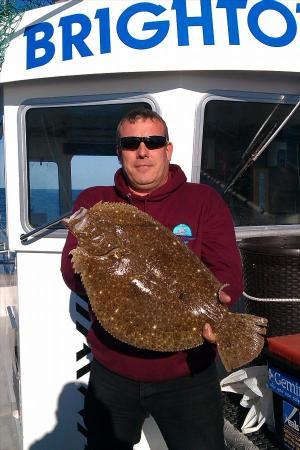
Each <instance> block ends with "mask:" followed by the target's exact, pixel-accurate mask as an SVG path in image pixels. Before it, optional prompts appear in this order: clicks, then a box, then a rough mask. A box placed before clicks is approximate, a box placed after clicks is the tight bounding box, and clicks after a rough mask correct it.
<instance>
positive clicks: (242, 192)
mask: <svg viewBox="0 0 300 450" xmlns="http://www.w3.org/2000/svg"><path fill="white" fill-rule="evenodd" d="M294 106H295V105H289V104H280V105H276V104H272V103H259V102H246V101H222V100H213V101H210V102H208V103H207V105H206V107H205V114H204V128H203V143H202V162H201V182H203V183H207V184H210V185H212V186H213V187H214V188H216V189H217V190H218V191H219V192H220V193H221V194H222V195H223V196H224V198H225V200H226V201H227V203H228V205H229V206H230V208H231V211H232V213H233V216H234V220H235V225H236V226H257V225H258V226H259V225H292V224H298V223H299V222H300V150H299V143H300V110H297V111H296V112H295V114H294V115H293V116H292V117H291V118H290V120H289V121H288V122H287V123H286V125H285V126H284V128H283V129H282V130H281V131H280V132H279V133H278V134H277V136H276V138H275V139H274V140H273V141H272V142H271V144H270V145H269V146H268V147H267V148H266V149H265V150H264V151H263V152H262V154H261V155H260V156H259V157H258V158H257V160H255V161H252V158H253V155H255V152H256V151H257V150H258V149H260V148H262V147H263V145H264V144H265V142H266V141H267V140H268V139H269V138H270V136H272V134H273V133H274V132H275V131H276V129H277V128H278V126H280V124H281V123H282V121H283V120H284V119H285V118H286V117H287V115H288V114H289V113H290V112H291V110H292V109H293V108H294ZM245 168H246V170H245ZM229 186H230V189H228V187H229ZM226 188H227V193H226V195H224V191H225V192H226Z"/></svg>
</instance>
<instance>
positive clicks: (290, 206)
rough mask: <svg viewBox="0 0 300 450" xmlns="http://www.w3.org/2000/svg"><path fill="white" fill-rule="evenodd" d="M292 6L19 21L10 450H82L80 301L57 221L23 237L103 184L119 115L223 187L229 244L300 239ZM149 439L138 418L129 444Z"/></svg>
mask: <svg viewBox="0 0 300 450" xmlns="http://www.w3.org/2000/svg"><path fill="white" fill-rule="evenodd" d="M299 12H300V8H299V4H298V2H297V1H296V0H276V1H275V0H248V1H247V0H242V1H236V2H233V1H232V0H228V1H226V0H218V1H217V0H173V1H170V0H148V1H147V2H142V1H139V0H113V1H111V0H101V1H100V0H89V1H82V0H70V1H66V2H59V3H57V4H55V5H51V6H47V7H43V8H38V9H34V10H31V11H28V12H26V13H25V14H24V15H23V16H22V18H21V20H20V21H19V23H18V25H17V26H16V29H15V31H14V33H13V35H12V39H11V41H10V44H9V46H8V48H7V50H6V54H5V60H4V63H3V66H2V72H1V75H0V82H1V88H2V96H3V101H2V104H3V108H2V115H3V136H2V140H1V143H2V147H1V148H2V151H3V154H4V158H1V161H3V162H4V168H5V176H3V174H2V175H1V176H0V183H2V185H0V188H1V189H0V190H2V191H3V192H4V191H5V199H6V200H5V202H6V209H5V214H6V220H5V224H4V226H3V227H2V228H3V229H2V235H3V239H2V240H3V242H4V244H3V248H4V253H2V256H3V258H4V259H5V257H7V255H8V253H7V252H8V251H9V257H10V258H12V257H14V261H15V267H16V280H17V281H16V283H17V291H18V296H17V301H16V304H14V305H7V306H13V308H11V309H10V311H11V314H12V315H13V316H15V318H16V331H17V332H16V339H17V342H16V348H17V350H18V352H17V360H15V357H14V358H13V361H12V363H13V364H14V370H13V374H12V375H13V379H12V380H11V382H12V383H13V381H14V388H15V390H14V392H15V395H16V398H17V409H18V412H19V418H17V419H16V422H17V423H18V426H19V430H20V449H22V450H46V449H47V450H48V449H49V450H53V449H55V448H57V449H61V448H66V449H67V450H83V449H84V446H85V437H84V433H85V429H84V424H83V421H82V416H81V411H82V407H83V394H84V389H85V387H86V384H87V381H88V375H89V362H90V358H91V355H90V352H89V349H88V347H87V346H86V342H85V335H86V330H87V328H88V326H89V321H88V314H87V305H86V303H85V302H84V301H83V300H82V299H80V298H78V297H77V296H76V295H74V294H73V293H71V292H70V291H69V289H68V288H67V287H66V286H65V284H64V282H63V280H62V277H61V274H60V258H61V251H62V248H63V245H64V242H65V238H66V230H65V229H64V227H63V226H62V225H61V223H57V224H56V225H54V226H52V227H50V228H49V227H48V228H46V229H44V230H42V231H40V232H38V233H37V234H36V235H34V234H32V235H26V234H27V233H30V232H32V231H33V230H36V229H37V228H39V227H43V226H44V225H46V224H47V223H49V222H51V221H55V220H56V219H58V218H59V217H60V216H61V215H63V214H65V213H68V212H69V211H70V210H71V208H72V204H73V201H74V199H75V198H76V196H77V195H78V193H79V192H80V191H81V190H83V189H85V188H86V187H88V186H92V185H110V184H112V183H113V175H114V172H115V171H116V169H117V168H118V167H119V163H118V160H117V157H116V153H115V130H116V125H117V123H118V121H119V119H120V118H121V117H122V116H123V115H124V113H125V112H127V111H128V110H130V109H133V108H134V107H136V106H141V105H143V106H145V107H146V108H151V109H153V110H155V111H158V112H159V113H160V114H162V116H163V117H164V118H165V120H166V122H167V124H168V126H169V133H170V139H171V141H172V142H173V144H174V154H173V162H174V163H176V164H179V165H180V166H181V167H182V169H183V170H184V172H185V173H186V176H187V178H188V180H190V181H193V182H195V183H200V182H201V183H207V184H209V185H211V186H213V187H214V188H215V189H217V190H218V191H219V192H220V193H221V194H222V195H223V196H224V198H225V200H226V202H227V203H228V205H229V207H230V209H231V211H232V214H233V217H234V221H235V225H236V236H237V239H240V238H242V237H247V236H269V235H277V234H283V235H291V234H293V235H299V234H300V225H299V224H300V107H298V106H299V103H298V102H299V100H300V95H299V94H300V58H299V48H300V32H299V27H300V15H299ZM2 219H3V218H2ZM22 235H23V236H22ZM24 235H25V238H24ZM5 255H6V256H5ZM16 364H17V366H16ZM159 439H160V438H159V436H158V433H157V432H156V431H155V430H154V425H153V423H151V422H147V423H146V424H145V428H144V434H143V436H142V441H141V443H140V444H139V445H138V446H137V447H136V448H137V449H140V450H146V449H149V448H150V449H152V450H154V449H159V450H163V444H162V443H161V441H160V440H159Z"/></svg>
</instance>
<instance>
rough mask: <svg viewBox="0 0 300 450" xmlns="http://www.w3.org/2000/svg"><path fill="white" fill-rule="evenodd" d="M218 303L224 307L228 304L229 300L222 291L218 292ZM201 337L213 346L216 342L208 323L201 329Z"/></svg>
mask: <svg viewBox="0 0 300 450" xmlns="http://www.w3.org/2000/svg"><path fill="white" fill-rule="evenodd" d="M219 301H220V302H221V303H223V305H226V304H227V303H230V301H231V298H230V296H229V295H228V294H226V292H224V291H220V293H219ZM202 336H203V337H204V339H205V340H206V341H208V342H210V343H212V344H214V343H215V342H216V339H217V337H216V335H215V333H214V332H213V330H212V328H211V326H210V325H209V323H206V324H205V325H204V327H203V330H202Z"/></svg>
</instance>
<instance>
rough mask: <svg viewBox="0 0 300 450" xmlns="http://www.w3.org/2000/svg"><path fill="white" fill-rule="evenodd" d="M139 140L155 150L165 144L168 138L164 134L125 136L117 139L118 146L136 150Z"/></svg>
mask: <svg viewBox="0 0 300 450" xmlns="http://www.w3.org/2000/svg"><path fill="white" fill-rule="evenodd" d="M141 142H143V143H144V144H145V146H146V147H147V148H148V149H149V150H155V149H156V148H161V147H164V146H165V145H167V143H168V139H167V138H166V137H165V136H143V137H139V136H126V137H121V138H120V139H119V147H120V148H123V149H124V150H137V149H138V148H139V146H140V143H141Z"/></svg>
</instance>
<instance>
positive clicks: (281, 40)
mask: <svg viewBox="0 0 300 450" xmlns="http://www.w3.org/2000/svg"><path fill="white" fill-rule="evenodd" d="M265 11H276V12H278V13H279V14H281V15H282V17H283V18H284V20H285V21H286V31H285V33H284V34H283V35H282V36H278V37H273V36H268V35H267V34H265V33H264V32H263V31H262V30H261V28H260V26H259V23H258V21H259V16H260V15H261V14H262V13H263V12H265ZM297 12H298V11H297ZM248 26H249V30H250V31H251V33H252V34H253V36H254V37H255V38H256V39H257V40H258V41H260V42H262V43H263V44H265V45H268V46H270V47H284V46H285V45H288V44H290V43H291V42H292V41H293V39H295V36H296V34H297V23H296V20H295V18H294V16H293V14H292V13H291V11H290V10H289V9H288V8H287V7H286V6H284V5H283V4H282V3H279V2H278V1H277V0H261V1H260V2H259V3H257V4H256V5H254V6H253V7H252V9H251V10H250V12H249V15H248Z"/></svg>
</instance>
